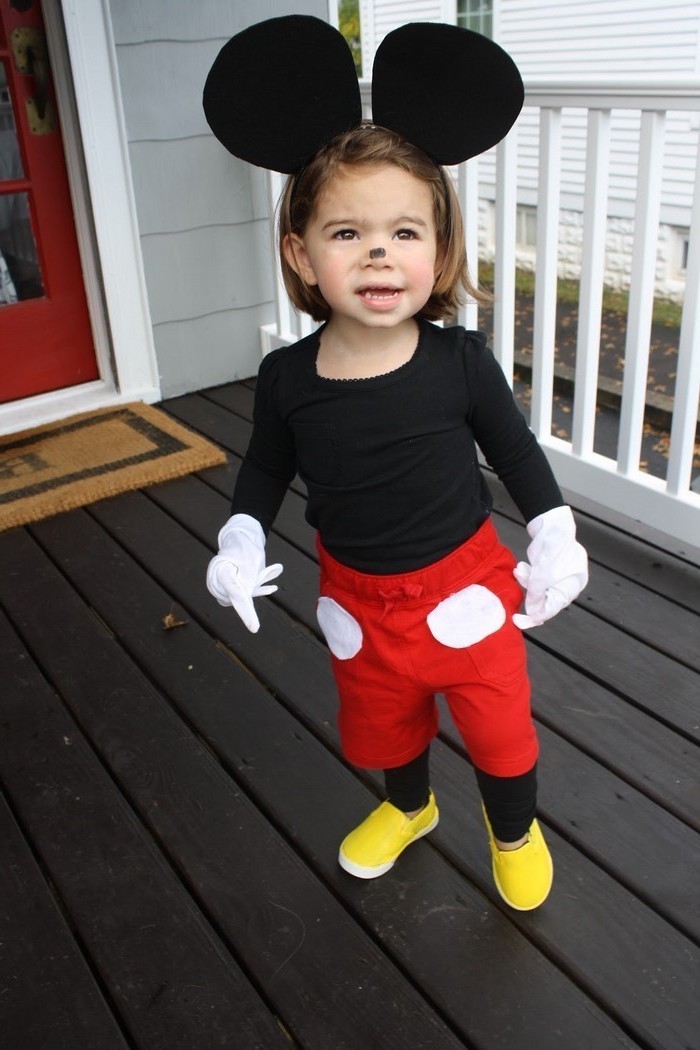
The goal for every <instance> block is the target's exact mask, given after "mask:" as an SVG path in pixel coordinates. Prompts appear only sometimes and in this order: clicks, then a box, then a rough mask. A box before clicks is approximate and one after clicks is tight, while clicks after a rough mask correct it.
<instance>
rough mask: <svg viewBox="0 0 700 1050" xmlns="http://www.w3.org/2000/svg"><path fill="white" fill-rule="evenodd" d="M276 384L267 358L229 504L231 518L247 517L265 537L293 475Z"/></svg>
mask: <svg viewBox="0 0 700 1050" xmlns="http://www.w3.org/2000/svg"><path fill="white" fill-rule="evenodd" d="M277 380H278V368H277V367H276V361H275V355H274V354H270V355H268V356H267V357H266V358H264V360H263V362H262V364H261V366H260V370H259V372H258V382H257V387H256V390H255V405H254V409H253V433H252V435H251V439H250V444H249V445H248V451H247V452H246V454H245V457H244V459H243V463H242V465H241V469H240V472H239V474H238V479H237V481H236V486H235V488H234V492H233V501H232V503H231V513H232V514H250V516H251V517H252V518H255V519H256V520H257V521H259V522H260V524H261V525H262V527H263V531H264V532H265V533H266V534H267V533H268V532H269V530H270V528H271V527H272V523H273V522H274V520H275V518H276V516H277V512H278V511H279V509H280V506H281V504H282V500H283V499H284V496H285V493H286V491H287V489H288V487H289V483H290V481H291V480H292V478H293V477H294V475H295V474H296V452H295V447H294V437H293V435H292V432H291V430H290V429H289V427H288V426H287V425H286V423H285V422H284V420H283V418H282V416H281V414H280V411H279V408H278V406H277V399H276V396H275V392H276V385H277Z"/></svg>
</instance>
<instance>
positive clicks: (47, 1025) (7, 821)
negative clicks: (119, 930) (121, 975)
mask: <svg viewBox="0 0 700 1050" xmlns="http://www.w3.org/2000/svg"><path fill="white" fill-rule="evenodd" d="M0 842H2V864H0V901H2V905H1V906H0V975H1V977H0V1003H1V1006H0V1016H1V1017H2V1035H1V1036H0V1042H1V1043H2V1045H3V1046H6V1047H8V1050H9V1048H10V1047H17V1048H20V1047H31V1048H32V1050H65V1048H66V1047H68V1046H70V1047H80V1048H81V1050H127V1048H128V1046H129V1044H128V1043H127V1041H126V1040H125V1038H124V1035H123V1034H122V1032H121V1031H120V1029H119V1026H118V1024H117V1022H116V1021H115V1018H114V1015H113V1013H112V1011H111V1010H110V1008H109V1005H108V1004H107V1003H106V1002H105V998H104V995H103V994H102V991H101V989H100V987H99V982H98V981H97V980H96V978H95V976H94V974H93V973H92V972H91V970H90V968H89V966H88V965H87V963H86V961H85V959H84V957H83V955H82V954H81V952H80V949H79V947H78V945H77V944H76V941H75V940H74V938H73V936H72V934H71V931H70V929H69V927H68V926H67V924H66V921H65V919H64V917H63V915H62V914H61V912H60V910H59V908H58V906H57V903H56V899H55V897H54V895H53V893H52V891H51V887H50V885H48V884H47V882H46V880H45V879H44V876H43V874H42V872H41V869H40V868H39V866H38V864H37V863H36V860H35V859H34V857H33V855H32V853H31V850H30V848H29V846H28V845H27V842H26V840H25V839H24V836H23V835H22V832H21V830H20V828H19V827H18V826H17V823H16V821H15V819H14V817H13V815H12V813H11V812H10V809H9V807H8V805H7V802H6V800H5V799H4V797H2V796H0Z"/></svg>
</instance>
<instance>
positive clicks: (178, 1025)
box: [0, 532, 288, 1050]
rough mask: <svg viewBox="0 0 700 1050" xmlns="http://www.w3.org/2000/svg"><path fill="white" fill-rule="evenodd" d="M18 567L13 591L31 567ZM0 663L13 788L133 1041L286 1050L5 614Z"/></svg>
mask: <svg viewBox="0 0 700 1050" xmlns="http://www.w3.org/2000/svg"><path fill="white" fill-rule="evenodd" d="M16 535H17V536H19V537H22V535H23V534H22V533H21V532H19V533H16ZM9 540H10V536H9V535H8V536H7V537H4V538H3V541H4V542H3V543H2V544H0V551H2V553H3V554H5V555H6V554H7V552H9V551H10V549H11V545H10V543H9V542H6V541H9ZM15 553H16V552H15ZM10 563H11V566H12V568H11V570H10V571H8V565H7V562H3V565H2V572H0V578H1V579H2V580H3V581H8V580H9V581H10V583H9V587H10V588H11V587H12V586H13V584H12V579H11V578H12V577H13V576H14V577H15V579H16V578H17V577H19V576H21V577H22V578H23V579H26V573H28V572H30V571H31V566H30V564H28V563H27V562H23V561H22V560H19V561H18V560H16V558H15V557H14V556H11V558H10ZM17 590H19V588H17ZM5 596H6V591H5V593H4V595H3V602H4V598H5ZM62 644H65V639H64V640H63V642H62ZM70 644H71V645H73V646H76V645H77V651H78V652H79V653H84V650H83V649H82V648H81V647H80V639H72V640H71V643H70ZM0 658H1V660H2V666H3V668H4V671H5V675H6V679H5V688H4V689H3V695H2V701H1V704H2V707H1V715H0V717H1V719H2V726H3V733H2V735H1V736H0V748H1V750H0V768H2V771H3V780H4V786H5V791H6V793H7V795H8V797H9V798H10V800H11V803H12V806H13V808H14V810H15V811H16V812H17V814H18V816H19V817H20V819H21V821H22V824H23V825H24V827H25V828H26V832H27V834H29V835H31V838H32V843H33V845H34V848H35V850H36V853H37V854H38V855H39V856H40V858H41V863H42V866H43V867H44V868H45V870H46V871H47V873H48V875H49V877H50V878H51V881H52V883H53V884H54V885H55V887H56V890H57V892H58V894H60V897H61V900H62V905H63V907H64V909H65V911H66V912H67V913H68V914H70V916H71V921H72V924H73V926H74V927H75V929H76V930H77V931H78V932H79V936H80V938H81V940H82V943H83V944H84V946H85V950H86V952H87V953H89V956H90V960H91V965H92V966H93V967H94V968H95V969H96V971H97V972H99V974H100V977H101V980H102V981H103V982H104V985H105V987H106V988H107V990H108V992H109V995H110V998H111V1001H112V1002H113V1003H114V1004H115V1006H116V1008H117V1009H118V1010H119V1014H120V1019H121V1023H122V1025H123V1026H124V1029H125V1030H126V1032H127V1033H128V1035H129V1037H130V1038H131V1039H132V1040H133V1041H134V1042H135V1043H136V1045H138V1046H147V1047H148V1048H149V1050H174V1048H178V1050H191V1047H192V1046H195V1045H198V1044H199V1045H204V1046H206V1045H207V1044H208V1045H210V1046H216V1045H220V1044H221V1040H222V1038H223V1036H224V1035H225V1034H226V1033H230V1032H231V1031H235V1032H237V1033H238V1035H237V1038H238V1039H239V1042H240V1045H241V1046H242V1047H243V1046H244V1047H251V1048H252V1047H259V1046H260V1045H265V1046H267V1045H269V1046H271V1047H275V1046H285V1045H288V1044H287V1042H286V1040H285V1039H284V1037H283V1036H282V1034H281V1031H280V1029H279V1027H278V1026H277V1024H276V1022H275V1019H274V1018H273V1017H272V1015H271V1014H270V1013H269V1012H268V1011H267V1010H265V1008H264V1005H263V1003H262V1001H261V999H260V998H259V996H258V995H257V993H256V992H255V991H254V989H253V988H252V986H250V984H249V983H248V981H247V980H246V979H245V977H243V975H242V974H241V972H240V970H239V968H238V966H237V965H236V963H235V962H234V960H233V959H232V958H231V957H230V955H229V954H228V953H227V952H226V951H225V949H224V948H223V946H222V945H221V944H220V943H218V942H217V941H216V940H215V939H214V938H213V937H212V934H211V930H210V929H209V927H208V925H207V923H206V922H205V921H204V920H203V919H202V917H201V915H200V914H199V913H198V912H197V910H196V909H195V908H193V906H192V903H191V900H190V898H189V896H188V894H187V893H186V892H185V891H184V889H183V887H182V885H181V884H180V882H179V881H178V880H177V879H176V878H175V876H174V875H173V872H172V870H171V869H170V867H169V866H168V865H167V864H166V863H165V861H164V860H163V858H162V857H161V855H160V854H159V852H158V851H157V850H156V849H155V847H154V845H153V842H152V840H151V839H150V838H149V837H148V836H146V835H145V834H144V832H143V829H142V827H141V826H140V825H139V823H138V822H137V821H136V820H135V818H134V816H133V813H132V812H131V810H130V808H129V806H128V805H127V804H126V803H125V801H124V800H123V798H122V796H121V795H120V794H119V793H118V792H117V791H116V789H115V787H114V785H113V783H112V781H111V779H110V777H109V776H108V774H107V773H106V771H105V770H104V769H103V767H102V766H101V765H100V764H99V762H98V761H97V759H96V757H95V754H94V752H93V750H92V748H91V746H90V744H89V743H88V741H87V740H86V739H85V737H84V736H83V734H82V732H81V730H80V728H79V727H78V725H77V724H76V723H75V721H74V720H73V719H72V718H71V717H70V716H69V715H68V713H67V711H66V710H65V708H64V706H63V704H62V703H61V701H60V699H59V697H58V696H57V695H56V694H55V693H54V692H53V691H52V690H51V689H50V687H49V686H48V684H47V682H46V680H45V679H44V677H43V676H42V675H41V674H40V672H39V671H38V670H37V668H36V667H35V665H34V663H33V662H32V660H31V658H30V657H29V655H28V653H27V651H26V650H25V648H24V647H23V646H22V644H21V643H20V641H19V639H18V637H17V635H16V634H15V632H14V631H13V630H12V628H11V627H10V625H9V623H8V622H7V620H6V618H5V616H4V615H0Z"/></svg>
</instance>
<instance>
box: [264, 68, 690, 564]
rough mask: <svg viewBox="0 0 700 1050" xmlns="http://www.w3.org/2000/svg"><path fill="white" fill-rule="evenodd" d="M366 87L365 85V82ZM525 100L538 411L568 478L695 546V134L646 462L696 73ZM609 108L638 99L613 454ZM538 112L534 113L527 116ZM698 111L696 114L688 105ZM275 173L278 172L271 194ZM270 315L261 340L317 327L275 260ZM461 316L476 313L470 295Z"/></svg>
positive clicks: (467, 184) (465, 200)
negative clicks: (604, 377)
mask: <svg viewBox="0 0 700 1050" xmlns="http://www.w3.org/2000/svg"><path fill="white" fill-rule="evenodd" d="M363 94H364V97H365V99H367V98H368V86H367V85H366V84H363ZM525 104H526V107H528V113H529V114H532V108H533V107H534V109H535V110H537V111H539V161H538V164H539V175H538V185H537V261H536V270H535V303H534V331H533V364H532V405H531V420H530V425H531V427H532V429H533V431H534V432H535V434H536V435H537V438H538V440H539V441H540V443H541V444H542V446H543V447H544V448H545V450H546V452H547V455H548V458H549V459H550V462H551V463H552V466H553V468H554V470H555V473H556V475H557V478H558V479H559V481H560V483H561V485H562V486H563V487H564V488H566V489H568V490H569V491H571V492H572V493H574V494H577V495H580V496H584V497H586V498H588V499H591V500H594V501H595V502H596V503H598V504H603V505H604V506H607V507H610V508H611V509H614V510H615V511H617V512H619V513H621V514H624V515H627V516H629V517H631V518H634V519H637V520H639V521H641V522H643V523H645V524H647V525H650V526H652V527H654V528H656V529H659V530H660V531H662V532H664V533H666V534H668V535H669V536H672V537H674V538H675V539H676V540H679V541H681V543H683V544H689V545H692V546H695V547H698V546H700V493H698V492H695V491H693V489H692V488H691V484H692V481H693V477H692V473H693V457H694V452H695V445H696V428H697V424H698V405H699V401H700V148H698V147H697V146H696V147H695V149H696V157H695V173H696V175H695V192H694V203H693V206H692V214H691V220H690V236H689V248H688V259H687V269H686V291H685V298H684V305H683V310H682V323H681V331H680V342H679V350H678V360H677V378H676V386H675V395H674V399H673V414H672V424H671V428H670V447H669V453H668V470H667V474H666V478H665V479H663V480H661V479H659V478H656V477H653V476H651V475H650V474H648V473H646V472H644V471H643V470H642V469H641V468H640V456H641V446H642V434H643V424H644V410H645V400H646V390H647V374H648V363H649V348H650V340H651V323H652V307H653V298H654V275H655V268H656V257H657V241H658V230H659V215H660V206H661V180H662V171H663V166H664V131H665V125H666V116H667V114H668V113H669V112H670V111H685V112H688V113H689V114H691V115H692V114H697V113H700V80H698V79H697V78H693V79H688V78H676V79H673V80H671V79H664V80H663V81H660V80H658V79H656V80H654V82H653V83H650V82H646V81H645V82H644V83H637V84H634V83H633V84H629V83H628V84H623V83H622V82H621V81H618V82H617V83H612V82H611V81H605V82H602V81H599V80H587V81H586V82H581V81H577V82H576V83H565V82H561V81H556V82H555V81H554V80H538V81H536V82H530V83H528V84H527V85H526V103H525ZM568 107H573V108H576V109H577V110H581V109H583V110H586V111H587V129H588V130H587V142H586V152H585V174H584V179H583V246H582V262H581V276H580V298H579V327H578V337H577V346H576V370H575V387H574V394H573V423H572V432H571V440H570V441H565V440H562V439H561V438H559V437H557V436H555V435H554V434H553V433H552V404H553V391H554V349H555V318H556V292H557V273H558V229H559V212H560V201H561V185H562V138H561V118H562V110H563V109H565V108H568ZM612 110H636V111H638V112H639V113H641V122H640V136H639V152H638V174H637V186H636V202H635V208H634V235H633V236H634V244H633V254H632V263H631V275H630V292H629V311H628V318H627V330H626V350H625V364H624V378H623V385H622V398H621V410H620V432H619V442H618V452H617V458H616V459H613V458H610V457H608V456H603V455H601V454H600V453H598V452H595V451H594V448H593V442H594V433H595V415H596V399H597V390H598V364H599V354H600V334H601V308H602V296H603V277H604V254H605V234H606V221H607V216H608V186H609V171H610V125H611V111H612ZM530 119H531V117H530ZM694 119H695V120H696V121H697V118H694ZM518 146H519V135H518V127H517V126H516V129H514V130H513V131H512V132H511V134H510V135H509V136H508V138H507V139H506V140H505V141H504V142H503V143H501V144H500V146H498V147H497V149H496V151H495V156H496V159H495V215H496V236H495V242H496V243H495V303H494V352H495V353H496V356H497V358H498V360H499V362H500V364H501V367H502V368H503V370H504V372H505V373H506V375H507V376H508V377H509V378H511V379H512V376H513V364H514V317H515V259H516V209H517V203H518V159H519V158H518ZM480 163H482V164H484V166H487V165H491V166H492V164H493V162H492V159H491V158H489V159H488V161H486V162H482V161H480V159H478V158H477V159H475V160H472V161H469V162H468V163H467V164H466V165H461V166H460V169H459V171H458V181H459V193H460V197H461V200H462V207H463V210H464V216H465V222H466V239H467V253H468V256H469V258H470V260H475V259H477V258H478V251H479V229H478V198H479V167H480ZM280 189H281V177H280V176H277V175H275V174H274V173H271V175H270V201H271V209H272V208H274V204H275V203H276V201H277V199H278V197H279V192H280ZM275 294H276V311H277V312H276V322H275V324H274V325H271V326H266V327H265V328H264V329H263V330H262V333H261V335H262V346H263V353H265V352H267V351H268V350H270V349H273V348H274V347H276V346H281V345H285V344H288V343H290V342H293V341H295V340H296V339H299V338H300V337H301V336H302V335H304V334H306V333H307V332H309V331H311V330H312V328H313V322H311V320H310V319H309V318H306V317H300V316H299V315H298V314H297V312H296V311H295V310H294V309H293V308H292V307H291V305H290V303H289V301H288V299H287V296H286V294H285V291H284V286H283V284H282V281H281V277H280V275H279V273H278V274H277V279H276V285H275ZM459 320H460V323H462V324H465V325H466V327H468V328H477V327H478V314H477V309H476V306H474V305H473V304H472V305H468V306H467V307H465V308H464V310H463V311H462V314H461V315H460V318H459Z"/></svg>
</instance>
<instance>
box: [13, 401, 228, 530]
mask: <svg viewBox="0 0 700 1050" xmlns="http://www.w3.org/2000/svg"><path fill="white" fill-rule="evenodd" d="M225 461H226V456H225V454H224V453H223V452H222V451H221V449H219V448H217V447H216V446H215V445H212V444H211V443H210V442H209V441H206V440H205V439H204V438H201V437H199V435H198V434H194V433H193V432H192V431H191V430H188V429H187V428H186V427H183V426H181V425H180V424H179V423H176V422H175V421H174V420H173V419H171V418H170V416H168V415H166V414H165V412H161V411H160V410H159V409H157V408H152V407H151V406H150V405H144V404H141V403H140V402H135V403H133V404H128V405H119V406H118V407H116V408H103V409H100V410H99V411H96V412H84V413H81V415H78V416H71V417H70V418H69V419H62V420H59V421H58V422H57V423H50V424H48V425H47V426H41V427H35V428H33V429H32V430H24V431H22V432H21V433H19V434H8V435H7V436H5V437H0V531H2V530H3V529H9V528H13V527H14V526H15V525H25V524H26V523H27V522H30V521H38V520H39V519H40V518H47V517H49V515H51V514H58V513H59V512H61V511H64V510H73V509H74V508H75V507H82V506H85V504H86V503H94V502H95V501H96V500H99V499H105V498H106V497H107V496H116V495H118V494H119V493H120V492H126V491H127V490H129V489H139V488H143V487H144V486H146V485H153V484H155V483H156V482H158V481H168V480H170V479H171V478H177V477H180V476H181V475H183V474H189V473H190V472H191V471H193V470H204V469H205V468H206V467H213V466H217V465H218V464H220V463H224V462H225Z"/></svg>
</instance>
